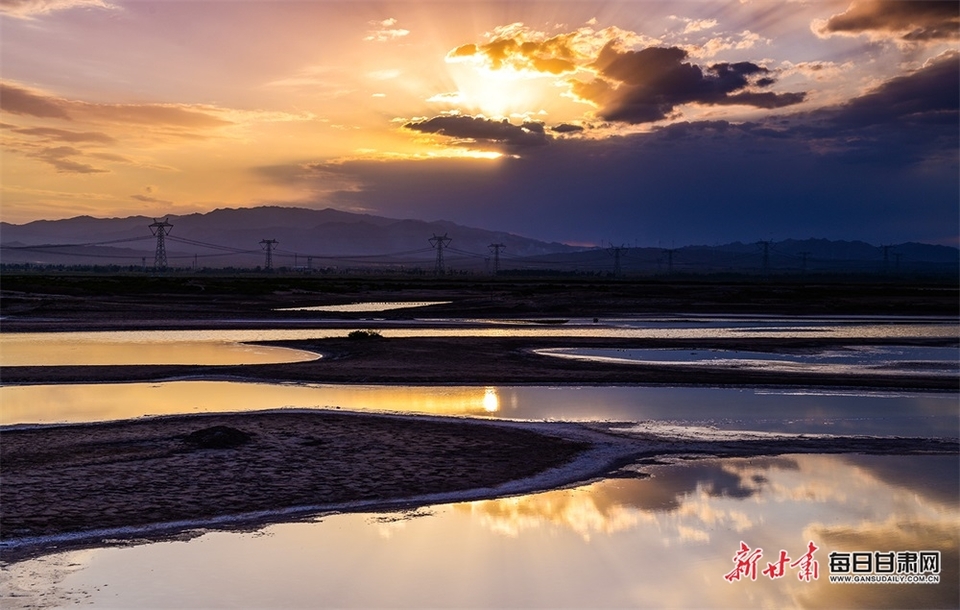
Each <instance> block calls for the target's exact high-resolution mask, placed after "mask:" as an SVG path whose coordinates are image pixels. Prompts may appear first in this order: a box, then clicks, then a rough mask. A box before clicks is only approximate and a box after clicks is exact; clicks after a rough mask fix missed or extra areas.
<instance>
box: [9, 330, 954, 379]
mask: <svg viewBox="0 0 960 610" xmlns="http://www.w3.org/2000/svg"><path fill="white" fill-rule="evenodd" d="M861 343H863V342H858V344H861ZM889 343H891V344H897V345H901V344H903V343H904V341H897V342H892V341H891V342H889ZM914 343H915V344H917V345H931V346H937V345H949V344H950V343H951V342H950V341H943V340H929V341H915V342H914ZM847 344H849V341H833V340H810V339H804V340H782V339H777V340H762V339H757V340H742V339H738V340H725V341H718V340H713V341H702V340H696V341H694V340H670V341H662V340H636V339H596V338H557V339H550V338H543V339H541V338H511V337H498V338H486V337H449V338H447V337H442V338H437V337H429V338H375V339H364V340H352V339H348V338H331V339H315V340H303V341H279V342H272V343H270V345H279V346H284V347H291V348H296V349H302V350H307V351H312V352H315V353H318V354H321V355H322V357H321V358H320V359H318V360H314V361H309V362H295V363H288V364H256V365H230V366H215V365H137V366H133V365H131V366H123V365H82V366H11V367H5V368H4V369H3V372H2V382H3V384H7V385H10V384H41V383H43V384H49V383H92V382H102V383H119V382H136V381H139V382H142V381H161V380H172V379H237V380H250V381H270V382H289V383H297V382H301V383H354V384H371V383H373V384H379V383H383V384H411V385H442V384H467V385H472V384H484V385H490V384H514V385H522V384H580V385H602V384H612V385H631V384H651V385H709V386H721V387H722V386H729V387H735V386H741V387H744V386H765V387H812V386H822V387H831V388H873V389H906V390H916V391H957V389H958V380H957V379H956V378H951V377H942V376H941V377H936V376H929V375H911V374H884V373H882V372H876V373H870V374H855V375H852V374H823V373H813V372H790V373H787V372H780V371H759V370H748V369H729V368H727V369H723V370H719V369H709V368H706V367H691V366H680V365H653V364H649V365H648V364H644V365H636V364H617V363H598V362H589V361H576V360H570V359H565V358H554V357H550V356H545V355H540V354H537V353H535V352H534V350H535V349H544V348H553V347H605V348H644V347H653V348H655V347H672V348H690V349H731V350H738V349H741V350H752V351H757V350H759V351H764V350H766V351H771V352H784V351H788V352H789V351H794V352H804V351H811V350H821V349H827V348H831V347H843V346H844V345H847ZM873 344H876V345H882V344H883V343H882V342H874V343H873Z"/></svg>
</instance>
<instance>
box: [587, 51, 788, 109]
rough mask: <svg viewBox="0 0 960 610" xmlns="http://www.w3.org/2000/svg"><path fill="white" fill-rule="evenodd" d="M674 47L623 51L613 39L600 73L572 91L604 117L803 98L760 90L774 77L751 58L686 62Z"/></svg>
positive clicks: (763, 105)
mask: <svg viewBox="0 0 960 610" xmlns="http://www.w3.org/2000/svg"><path fill="white" fill-rule="evenodd" d="M687 56H688V54H687V52H686V51H684V50H683V49H679V48H676V47H648V48H646V49H642V50H640V51H621V50H620V49H619V48H618V46H617V44H616V43H615V42H612V43H608V44H607V45H606V46H605V47H604V48H603V50H601V52H600V54H599V56H598V57H597V60H596V62H595V63H594V67H595V68H596V69H597V71H598V78H597V79H596V80H594V81H592V82H589V83H574V84H573V87H574V92H575V93H576V94H577V95H579V96H580V97H581V98H583V99H586V100H590V101H592V102H594V103H596V104H597V105H599V106H600V111H599V114H600V116H601V117H603V118H604V119H605V120H608V121H621V122H626V123H651V122H654V121H659V120H662V119H665V118H667V117H668V116H670V114H671V113H672V112H673V110H674V109H675V108H676V107H677V106H680V105H682V104H690V103H699V104H709V105H721V104H722V105H730V104H745V105H749V106H755V107H758V108H781V107H784V106H790V105H793V104H797V103H800V102H802V101H803V99H804V97H805V94H804V93H773V92H770V91H759V89H763V88H766V87H769V86H771V85H773V84H774V83H775V79H774V78H773V77H772V76H771V73H770V71H769V70H767V69H766V68H763V67H761V66H758V65H757V64H754V63H750V62H738V63H717V64H713V65H711V66H708V67H706V68H702V67H700V66H697V65H695V64H691V63H688V62H686V61H685V60H686V59H687Z"/></svg>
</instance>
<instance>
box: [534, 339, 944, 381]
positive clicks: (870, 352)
mask: <svg viewBox="0 0 960 610" xmlns="http://www.w3.org/2000/svg"><path fill="white" fill-rule="evenodd" d="M536 352H537V353H538V354H543V355H545V356H553V357H557V358H570V359H574V360H587V361H593V362H616V363H630V364H673V365H676V364H682V365H694V366H698V367H711V368H729V369H740V370H744V369H750V370H765V371H783V372H796V371H806V372H817V373H823V374H833V375H836V374H846V375H853V374H857V375H863V374H869V373H878V372H882V373H884V374H887V375H890V374H900V375H925V376H930V377H958V376H960V347H918V346H912V345H894V346H850V347H843V348H831V349H828V350H816V351H808V352H806V353H790V354H788V353H771V352H756V351H746V350H720V349H711V350H697V349H621V348H552V349H540V350H536Z"/></svg>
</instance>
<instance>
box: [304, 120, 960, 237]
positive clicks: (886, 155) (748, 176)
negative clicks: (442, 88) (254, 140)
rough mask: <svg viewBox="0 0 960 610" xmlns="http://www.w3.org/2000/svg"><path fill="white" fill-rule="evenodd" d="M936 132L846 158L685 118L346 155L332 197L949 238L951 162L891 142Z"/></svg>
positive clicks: (479, 216)
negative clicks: (407, 155) (435, 156)
mask: <svg viewBox="0 0 960 610" xmlns="http://www.w3.org/2000/svg"><path fill="white" fill-rule="evenodd" d="M928 135H929V133H928V132H927V131H926V130H921V131H919V132H917V133H910V134H906V135H905V134H902V133H891V134H890V135H889V138H888V140H887V141H880V140H876V141H875V142H874V144H875V146H874V147H873V150H875V151H876V158H873V159H866V160H864V161H863V162H858V163H848V162H838V161H847V160H849V154H850V153H849V152H847V151H838V152H832V151H824V150H822V149H820V148H817V147H816V146H814V144H816V143H817V141H816V140H814V139H812V138H811V136H809V135H807V134H805V133H804V131H803V130H802V129H801V128H800V127H794V128H791V129H783V128H780V129H777V128H773V127H771V126H768V125H761V124H742V125H734V124H730V123H726V122H710V123H707V122H697V123H681V124H676V125H671V126H669V127H666V128H663V129H658V130H656V131H654V132H652V133H645V134H633V135H629V136H621V137H617V138H610V139H607V140H597V139H588V138H568V139H556V140H553V141H552V142H551V144H550V145H549V146H544V147H542V148H539V149H537V151H536V154H528V155H522V156H520V157H518V158H513V157H510V158H505V159H501V160H500V161H498V162H489V163H477V162H476V161H474V160H449V159H448V160H424V161H398V162H389V163H384V162H373V161H370V162H363V161H350V162H346V163H343V164H341V165H339V166H336V167H328V168H327V169H328V171H331V172H338V173H339V176H340V179H341V180H343V181H345V182H350V183H351V184H354V185H356V186H357V188H354V189H352V190H349V191H341V192H339V193H336V194H334V196H333V197H332V198H331V199H329V200H328V202H329V203H332V204H334V205H336V206H342V205H347V206H356V207H362V208H363V209H366V210H370V211H371V212H372V213H382V214H384V215H387V216H391V215H393V216H402V217H415V218H428V219H436V218H445V219H450V220H452V221H454V222H458V223H462V224H466V225H472V226H479V227H484V228H489V229H492V230H508V231H511V232H515V233H519V234H523V235H530V236H533V237H537V238H541V239H547V240H557V241H569V242H580V243H583V242H593V243H600V242H601V241H609V242H614V243H621V242H622V243H633V242H634V241H635V240H638V241H639V243H641V244H657V243H662V244H676V245H678V246H680V245H687V244H702V243H708V244H712V243H716V242H717V241H720V242H727V241H737V240H740V241H745V242H747V241H756V240H759V239H775V240H779V239H786V238H791V237H792V238H799V239H804V238H809V237H818V238H828V239H848V240H849V239H863V240H865V241H868V242H871V243H899V242H903V241H921V242H933V243H950V244H954V243H956V240H957V226H958V224H960V205H958V192H960V180H958V177H960V173H958V171H957V163H956V160H952V161H951V160H949V159H941V160H940V161H938V162H930V163H929V164H927V165H925V166H924V168H923V171H914V170H912V169H911V167H910V166H909V165H907V164H905V163H903V162H902V158H901V156H902V155H901V153H900V152H899V151H897V150H891V149H890V148H895V147H896V146H897V144H898V143H899V142H903V141H905V140H907V139H908V138H909V139H911V140H913V141H917V142H919V141H922V140H924V139H926V138H925V136H928ZM844 139H849V137H845V138H844ZM930 152H931V151H926V152H925V153H923V154H927V155H929V154H930ZM913 154H915V155H919V154H921V151H920V150H916V151H914V153H913ZM928 158H929V157H928ZM326 182H327V180H326V179H324V181H323V184H320V185H318V186H319V187H320V188H323V187H324V185H325V184H326Z"/></svg>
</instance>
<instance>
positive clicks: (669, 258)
mask: <svg viewBox="0 0 960 610" xmlns="http://www.w3.org/2000/svg"><path fill="white" fill-rule="evenodd" d="M676 251H677V250H676V249H675V248H669V249H665V250H664V252H666V253H667V273H669V274H671V275H672V274H673V253H674V252H676Z"/></svg>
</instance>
